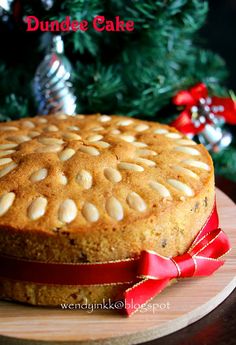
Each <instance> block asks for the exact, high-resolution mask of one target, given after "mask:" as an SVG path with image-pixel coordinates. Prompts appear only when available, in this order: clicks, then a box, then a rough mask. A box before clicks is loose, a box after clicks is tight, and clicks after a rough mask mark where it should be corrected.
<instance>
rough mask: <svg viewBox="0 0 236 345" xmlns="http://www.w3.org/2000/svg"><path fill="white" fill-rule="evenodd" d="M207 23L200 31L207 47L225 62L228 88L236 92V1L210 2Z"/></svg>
mask: <svg viewBox="0 0 236 345" xmlns="http://www.w3.org/2000/svg"><path fill="white" fill-rule="evenodd" d="M209 7H210V11H209V12H208V16H207V22H206V24H205V25H204V27H203V28H202V30H200V34H201V36H202V37H203V38H204V39H206V44H207V46H208V47H209V48H210V49H211V50H214V51H215V52H217V53H219V54H220V55H221V56H222V57H223V59H224V60H225V62H226V64H227V67H228V70H229V74H228V78H227V80H226V84H227V86H228V88H230V89H233V90H234V91H236V0H209Z"/></svg>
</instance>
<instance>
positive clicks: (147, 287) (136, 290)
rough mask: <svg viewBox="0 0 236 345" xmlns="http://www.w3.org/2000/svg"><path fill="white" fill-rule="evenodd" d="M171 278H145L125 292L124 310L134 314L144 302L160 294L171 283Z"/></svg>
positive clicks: (128, 313)
mask: <svg viewBox="0 0 236 345" xmlns="http://www.w3.org/2000/svg"><path fill="white" fill-rule="evenodd" d="M169 281H170V278H165V279H160V280H153V279H145V280H142V281H141V282H138V283H136V284H135V285H133V286H132V287H131V288H129V289H127V290H126V291H125V293H124V312H125V314H126V315H127V316H130V315H132V314H133V313H134V312H135V311H136V310H138V309H139V308H141V307H142V305H143V304H145V303H146V302H148V301H149V300H150V299H152V298H153V297H155V296H156V295H157V294H159V293H160V292H161V291H162V290H163V289H164V288H165V287H166V286H167V284H168V283H169Z"/></svg>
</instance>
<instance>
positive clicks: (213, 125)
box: [191, 97, 233, 152]
mask: <svg viewBox="0 0 236 345" xmlns="http://www.w3.org/2000/svg"><path fill="white" fill-rule="evenodd" d="M211 103H212V101H211V98H210V97H207V98H201V99H200V100H199V104H198V105H197V106H193V107H192V108H191V113H192V121H193V124H194V126H195V127H196V128H199V127H200V126H201V125H204V128H203V130H202V131H201V132H200V133H199V134H198V135H197V136H196V139H198V140H199V141H200V143H202V144H203V145H205V146H206V148H207V149H208V150H209V151H212V152H219V151H222V150H223V149H225V148H227V147H228V146H229V145H230V144H231V142H232V140H233V137H232V134H231V133H230V132H228V131H227V130H223V129H222V126H223V125H224V123H225V120H224V118H223V117H221V116H216V115H215V114H214V112H216V113H219V112H223V111H224V108H223V107H222V106H218V107H215V106H212V105H211ZM216 108H217V109H216Z"/></svg>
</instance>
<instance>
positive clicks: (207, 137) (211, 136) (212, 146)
mask: <svg viewBox="0 0 236 345" xmlns="http://www.w3.org/2000/svg"><path fill="white" fill-rule="evenodd" d="M198 139H199V141H200V143H202V144H203V145H205V146H206V148H207V149H208V150H209V151H212V152H219V151H222V150H223V149H225V148H226V147H228V146H229V145H230V144H231V142H232V139H233V137H232V134H231V133H230V132H228V131H226V130H222V128H220V127H216V126H215V125H213V124H208V123H207V124H206V125H205V127H204V129H203V131H202V132H201V133H200V134H198Z"/></svg>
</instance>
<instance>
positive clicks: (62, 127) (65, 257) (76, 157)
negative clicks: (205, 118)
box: [0, 114, 215, 305]
mask: <svg viewBox="0 0 236 345" xmlns="http://www.w3.org/2000/svg"><path fill="white" fill-rule="evenodd" d="M214 197H215V191H214V169H213V164H212V160H211V157H210V155H209V154H208V152H207V150H206V149H205V148H204V147H203V146H202V145H199V144H196V143H195V142H194V141H192V140H190V139H188V138H187V137H185V136H184V135H183V134H181V133H179V132H178V131H176V130H175V129H174V128H171V127H169V126H167V125H161V124H158V123H154V122H147V121H141V120H137V119H134V118H127V117H121V116H108V115H100V114H96V115H76V116H66V115H64V114H56V115H49V116H38V117H34V118H26V119H21V120H19V121H11V122H8V123H2V124H0V254H2V255H7V256H11V257H16V258H22V259H26V260H34V261H39V262H56V263H58V262H60V263H94V262H106V261H112V260H121V259H127V258H134V257H136V256H138V255H139V254H140V253H141V251H143V250H153V251H155V252H156V253H158V254H160V255H162V256H167V257H173V256H176V255H179V254H183V253H184V252H186V250H187V249H188V247H189V246H190V244H191V242H192V241H193V239H194V237H195V236H196V234H197V233H198V232H199V230H200V229H201V227H202V226H203V224H204V223H205V221H206V219H207V218H208V216H209V214H210V213H211V210H212V208H213V205H214ZM0 279H1V285H0V296H1V298H5V299H13V300H17V301H21V302H27V303H31V304H36V305H58V304H61V303H83V302H84V301H86V302H87V303H99V302H100V301H102V300H104V299H108V298H110V299H113V300H114V299H116V298H119V296H121V294H122V293H123V292H124V290H125V289H126V288H127V284H119V285H104V286H95V285H91V286H74V285H73V286H72V285H52V284H36V283H32V282H30V281H27V282H26V281H25V282H22V281H17V280H13V279H12V280H11V279H6V278H0Z"/></svg>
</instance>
